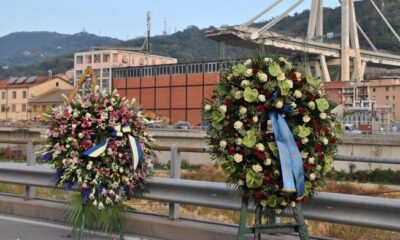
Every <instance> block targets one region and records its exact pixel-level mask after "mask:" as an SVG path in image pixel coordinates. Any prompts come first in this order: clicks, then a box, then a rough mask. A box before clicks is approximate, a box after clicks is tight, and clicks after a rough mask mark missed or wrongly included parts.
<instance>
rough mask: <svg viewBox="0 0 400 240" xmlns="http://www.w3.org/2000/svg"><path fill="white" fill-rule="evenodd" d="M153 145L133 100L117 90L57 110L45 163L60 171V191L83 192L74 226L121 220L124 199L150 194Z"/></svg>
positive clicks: (79, 99) (50, 126) (52, 115)
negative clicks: (149, 184) (148, 182)
mask: <svg viewBox="0 0 400 240" xmlns="http://www.w3.org/2000/svg"><path fill="white" fill-rule="evenodd" d="M153 141H154V140H153V139H152V138H151V136H150V135H149V134H147V132H146V129H145V119H144V118H143V117H142V116H141V114H140V109H139V108H138V106H136V105H135V103H134V99H133V100H132V101H131V102H129V101H128V100H127V99H126V98H125V97H124V98H121V97H120V96H119V94H118V93H117V91H114V92H113V93H112V94H106V93H105V92H104V91H99V90H98V89H96V91H95V92H94V93H91V94H88V95H86V96H84V97H81V96H80V95H77V96H76V97H75V98H73V99H72V100H71V101H67V100H66V101H65V104H64V105H61V106H57V107H54V108H53V110H52V112H51V113H50V114H49V115H48V127H47V139H46V146H45V149H44V153H42V154H41V156H40V159H41V160H48V161H50V163H51V164H52V167H53V168H54V169H55V170H56V174H55V175H54V177H53V180H54V182H55V184H56V186H57V187H59V188H63V189H65V190H67V191H69V190H71V189H72V187H74V186H76V187H77V188H78V190H79V196H78V197H77V198H76V201H77V203H76V204H75V205H74V204H73V206H74V209H73V212H72V216H71V217H72V218H73V222H74V226H76V227H78V226H79V225H83V224H84V225H99V227H102V225H104V226H109V225H107V224H105V223H107V222H108V223H110V222H112V221H117V222H118V221H121V217H120V215H121V214H120V211H122V210H123V207H122V203H123V202H124V200H126V199H129V198H131V197H133V196H135V195H138V194H141V193H143V192H144V191H145V190H146V178H147V176H148V174H149V170H150V169H149V166H148V164H147V163H146V159H148V158H149V157H150V156H152V155H153ZM110 209H111V212H112V211H113V210H117V211H119V213H118V214H114V215H117V217H116V219H115V218H114V219H113V218H110V214H107V213H110ZM85 212H86V216H85V218H86V220H85V221H86V222H85V223H83V222H82V221H83V220H82V219H81V217H82V215H83V214H85ZM99 214H100V215H99ZM102 214H103V215H104V217H103V218H102V217H101V215H102ZM90 216H92V219H91V220H90ZM99 216H100V217H99ZM107 218H108V220H107ZM97 223H99V224H97ZM114 224H115V223H114ZM119 224H120V222H119ZM119 227H120V226H119ZM104 230H110V231H115V229H104Z"/></svg>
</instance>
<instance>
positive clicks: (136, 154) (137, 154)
mask: <svg viewBox="0 0 400 240" xmlns="http://www.w3.org/2000/svg"><path fill="white" fill-rule="evenodd" d="M131 132H132V130H131V128H130V127H129V126H128V125H125V126H123V127H122V129H121V125H116V126H115V127H114V129H113V131H112V133H111V136H112V137H122V136H123V135H124V133H125V134H127V135H128V136H127V137H128V145H129V148H130V150H131V152H130V154H131V158H132V164H133V170H136V167H137V166H138V165H139V162H140V160H142V157H143V151H142V148H141V147H140V143H139V140H138V139H137V138H134V137H133V136H132V135H131V134H130V133H131ZM109 140H110V138H107V140H105V141H103V142H101V143H99V144H97V145H95V146H93V147H91V148H89V149H88V150H86V151H84V152H83V154H82V155H83V156H86V157H93V158H96V157H99V156H100V155H101V154H103V153H104V152H105V151H106V149H107V145H108V141H109Z"/></svg>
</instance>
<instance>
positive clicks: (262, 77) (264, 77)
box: [257, 72, 268, 82]
mask: <svg viewBox="0 0 400 240" xmlns="http://www.w3.org/2000/svg"><path fill="white" fill-rule="evenodd" d="M257 77H258V79H260V81H261V82H266V81H268V75H267V74H265V73H263V72H259V73H257Z"/></svg>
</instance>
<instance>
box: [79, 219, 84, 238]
mask: <svg viewBox="0 0 400 240" xmlns="http://www.w3.org/2000/svg"><path fill="white" fill-rule="evenodd" d="M84 234H85V213H82V217H81V227H80V229H79V240H83V237H84Z"/></svg>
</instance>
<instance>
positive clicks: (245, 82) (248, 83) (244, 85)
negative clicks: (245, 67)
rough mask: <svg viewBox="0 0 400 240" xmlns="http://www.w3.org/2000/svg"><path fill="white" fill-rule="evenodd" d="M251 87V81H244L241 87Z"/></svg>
mask: <svg viewBox="0 0 400 240" xmlns="http://www.w3.org/2000/svg"><path fill="white" fill-rule="evenodd" d="M249 85H250V82H249V80H243V81H242V82H241V83H240V86H242V87H247V86H249Z"/></svg>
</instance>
